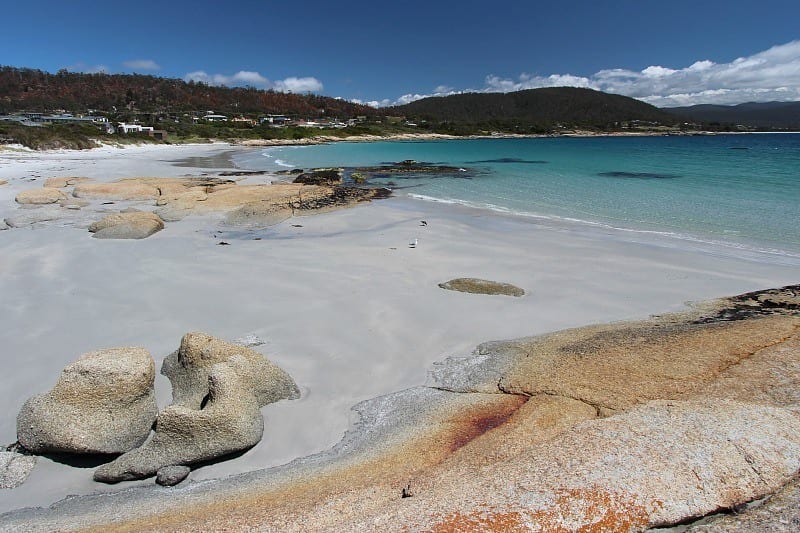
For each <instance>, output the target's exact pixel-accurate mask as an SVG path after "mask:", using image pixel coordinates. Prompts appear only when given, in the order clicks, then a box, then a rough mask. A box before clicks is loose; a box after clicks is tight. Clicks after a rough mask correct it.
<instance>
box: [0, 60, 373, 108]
mask: <svg viewBox="0 0 800 533" xmlns="http://www.w3.org/2000/svg"><path fill="white" fill-rule="evenodd" d="M55 109H63V110H66V111H71V112H73V113H83V112H86V110H87V109H98V110H102V111H104V112H107V113H112V112H113V113H117V114H118V115H119V117H120V118H119V119H120V120H127V119H126V118H125V117H126V116H132V115H138V114H141V113H147V114H152V115H155V116H172V117H173V118H174V117H175V116H178V115H179V114H182V113H187V112H188V113H192V112H195V111H199V110H202V111H206V110H212V109H213V110H214V111H215V112H217V113H222V114H226V115H239V114H250V113H262V114H268V113H272V114H290V115H295V116H303V117H339V118H349V117H355V116H359V115H367V116H370V115H376V114H377V110H375V109H373V108H371V107H369V106H365V105H359V104H354V103H352V102H348V101H347V100H341V99H336V98H330V97H327V96H319V95H314V94H291V93H281V92H276V91H264V90H259V89H255V88H253V87H222V86H214V85H207V84H205V83H195V82H185V81H183V80H179V79H174V78H159V77H156V76H145V75H141V74H85V73H80V72H68V71H66V70H60V71H58V73H56V74H50V73H48V72H43V71H41V70H34V69H28V68H15V67H3V66H0V114H4V113H13V112H15V111H22V110H28V111H37V110H38V111H45V110H55Z"/></svg>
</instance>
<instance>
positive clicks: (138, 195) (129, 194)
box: [72, 181, 160, 201]
mask: <svg viewBox="0 0 800 533" xmlns="http://www.w3.org/2000/svg"><path fill="white" fill-rule="evenodd" d="M72 195H73V196H75V197H76V198H86V199H94V200H114V201H119V200H155V199H156V198H158V197H159V195H160V192H159V189H158V187H155V186H154V185H150V184H147V183H141V182H137V181H117V182H113V183H79V184H77V185H75V188H74V189H73V191H72Z"/></svg>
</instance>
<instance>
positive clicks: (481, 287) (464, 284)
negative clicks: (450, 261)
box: [439, 278, 525, 297]
mask: <svg viewBox="0 0 800 533" xmlns="http://www.w3.org/2000/svg"><path fill="white" fill-rule="evenodd" d="M439 287H441V288H442V289H447V290H450V291H458V292H469V293H472V294H502V295H505V296H516V297H520V296H524V295H525V290H524V289H520V288H519V287H517V286H516V285H511V284H510V283H500V282H497V281H489V280H485V279H478V278H456V279H451V280H450V281H445V282H444V283H440V284H439Z"/></svg>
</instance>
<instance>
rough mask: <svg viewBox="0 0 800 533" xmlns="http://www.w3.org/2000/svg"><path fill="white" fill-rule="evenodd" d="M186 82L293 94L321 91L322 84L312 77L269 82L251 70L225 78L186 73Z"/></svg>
mask: <svg viewBox="0 0 800 533" xmlns="http://www.w3.org/2000/svg"><path fill="white" fill-rule="evenodd" d="M183 79H184V80H186V81H195V82H202V83H207V84H209V85H226V86H242V85H246V86H251V87H257V88H259V89H274V90H276V91H279V92H293V93H308V92H312V93H316V92H320V91H322V88H323V85H322V82H321V81H319V80H318V79H317V78H314V77H305V78H297V77H294V76H292V77H289V78H286V79H284V80H275V81H270V80H269V79H268V78H266V77H264V76H262V75H261V74H260V73H258V72H255V71H251V70H240V71H239V72H237V73H236V74H233V75H231V76H227V75H225V74H209V73H207V72H206V71H204V70H195V71H194V72H189V73H187V74H186V75H185V76H184V77H183Z"/></svg>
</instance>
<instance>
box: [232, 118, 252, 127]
mask: <svg viewBox="0 0 800 533" xmlns="http://www.w3.org/2000/svg"><path fill="white" fill-rule="evenodd" d="M231 122H235V123H237V124H247V125H248V126H255V125H256V124H257V123H256V121H255V120H253V119H252V118H245V117H234V118H232V119H231Z"/></svg>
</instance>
